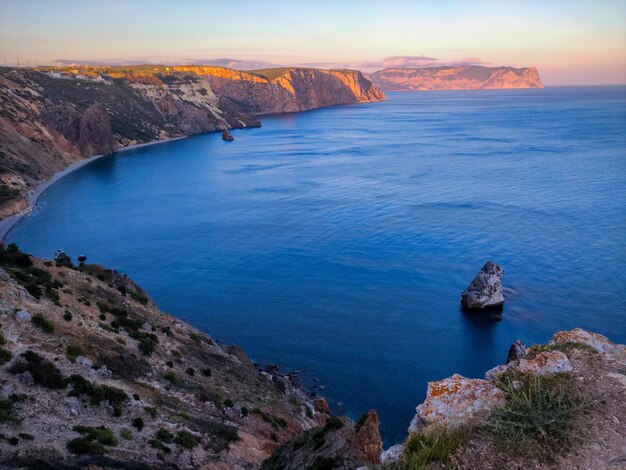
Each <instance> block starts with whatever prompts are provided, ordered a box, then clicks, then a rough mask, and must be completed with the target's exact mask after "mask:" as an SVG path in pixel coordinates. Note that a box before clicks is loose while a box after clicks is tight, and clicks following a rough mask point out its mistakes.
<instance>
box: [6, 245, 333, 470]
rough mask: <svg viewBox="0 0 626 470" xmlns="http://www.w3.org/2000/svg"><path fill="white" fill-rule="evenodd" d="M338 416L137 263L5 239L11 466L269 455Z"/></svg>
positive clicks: (169, 463)
mask: <svg viewBox="0 0 626 470" xmlns="http://www.w3.org/2000/svg"><path fill="white" fill-rule="evenodd" d="M318 408H319V407H318ZM326 417H327V415H326V414H325V410H321V411H317V410H316V407H315V406H314V404H313V402H312V400H311V399H310V398H309V397H308V396H307V395H306V394H304V393H303V392H302V391H300V390H299V389H298V388H297V387H295V386H294V385H293V384H292V382H291V381H290V380H289V379H288V378H287V377H285V376H282V375H280V374H278V373H277V372H276V371H271V372H267V371H265V370H261V369H259V368H257V367H255V365H254V364H253V363H252V362H251V361H250V359H249V358H248V357H247V356H246V355H245V353H243V351H241V350H240V349H239V348H237V347H234V346H225V345H222V344H219V343H217V342H216V341H214V340H213V339H211V338H210V337H209V336H207V335H206V334H204V333H202V332H200V331H198V330H196V329H195V328H193V327H191V326H189V325H187V324H185V323H183V322H182V321H179V320H177V319H175V318H173V317H171V316H169V315H167V314H165V313H163V312H161V311H160V310H159V309H158V308H157V307H156V305H155V304H154V302H153V301H152V300H150V298H149V297H148V296H147V295H146V293H145V292H144V291H143V290H142V289H141V288H140V287H139V286H137V285H136V284H135V283H134V282H132V281H131V280H130V279H128V278H127V277H125V276H122V275H120V274H118V273H117V272H115V271H111V270H108V269H104V268H102V267H101V266H97V265H80V266H72V265H70V264H69V263H67V262H65V261H64V260H63V259H61V258H59V262H58V263H56V262H53V261H46V260H41V259H37V258H31V257H29V256H27V255H25V254H23V253H21V252H19V251H18V250H17V249H16V248H15V247H14V246H9V247H7V248H6V249H5V248H4V247H3V246H2V245H0V467H2V468H13V467H20V468H21V467H28V468H31V466H34V467H37V465H38V464H39V465H41V464H42V463H43V464H45V465H48V466H50V467H46V468H84V467H85V466H86V465H87V464H88V463H94V464H101V465H103V466H108V467H107V468H199V467H201V466H202V465H204V466H208V468H216V469H230V468H256V467H258V466H259V465H260V464H261V462H262V461H263V460H264V459H265V458H267V457H268V456H269V455H270V454H271V452H272V451H273V450H274V449H275V448H276V447H277V446H279V445H280V444H281V443H282V442H285V441H286V440H288V439H290V438H293V437H295V436H297V435H299V434H300V433H301V432H302V431H305V430H308V429H311V428H313V427H314V426H316V425H318V424H320V423H321V424H324V423H325V421H326ZM105 464H106V465H105ZM38 468H39V467H38ZM41 468H43V467H41ZM94 468H97V467H94ZM203 468H207V467H203Z"/></svg>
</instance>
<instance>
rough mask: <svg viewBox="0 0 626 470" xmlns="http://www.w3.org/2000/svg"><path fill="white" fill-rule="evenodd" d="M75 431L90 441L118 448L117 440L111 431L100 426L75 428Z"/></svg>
mask: <svg viewBox="0 0 626 470" xmlns="http://www.w3.org/2000/svg"><path fill="white" fill-rule="evenodd" d="M74 431H76V432H77V433H79V434H82V435H83V436H84V437H85V439H87V440H88V441H95V442H98V443H99V444H102V445H105V446H116V445H117V439H116V438H115V435H114V434H113V432H112V431H111V430H110V429H107V428H105V427H104V426H100V427H99V428H96V427H92V426H74Z"/></svg>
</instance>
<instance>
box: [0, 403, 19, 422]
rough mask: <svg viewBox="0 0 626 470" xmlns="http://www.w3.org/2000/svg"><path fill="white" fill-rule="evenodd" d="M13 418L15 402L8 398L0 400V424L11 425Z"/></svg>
mask: <svg viewBox="0 0 626 470" xmlns="http://www.w3.org/2000/svg"><path fill="white" fill-rule="evenodd" d="M16 420H17V418H16V416H15V401H14V400H11V399H9V398H7V399H3V400H0V423H13V422H15V421H16Z"/></svg>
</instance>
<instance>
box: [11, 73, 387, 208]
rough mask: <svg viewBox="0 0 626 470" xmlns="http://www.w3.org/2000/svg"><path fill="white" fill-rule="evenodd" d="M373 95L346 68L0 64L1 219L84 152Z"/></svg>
mask: <svg viewBox="0 0 626 470" xmlns="http://www.w3.org/2000/svg"><path fill="white" fill-rule="evenodd" d="M381 99H384V96H383V94H382V93H381V92H380V91H378V89H376V87H374V86H373V85H372V84H371V83H370V82H369V81H368V80H367V79H365V78H364V77H363V75H362V74H361V73H360V72H357V71H351V70H315V69H300V68H285V69H271V70H264V71H261V72H255V73H248V72H239V71H235V70H230V69H226V68H223V67H188V66H180V67H163V66H157V67H153V66H132V67H123V66H120V67H79V68H71V67H68V68H66V69H63V70H61V71H57V70H56V69H55V70H54V71H51V70H48V69H41V70H30V69H10V68H0V157H1V158H0V219H3V218H5V217H7V216H9V215H12V214H14V213H16V212H19V211H22V210H24V209H25V208H26V205H27V204H26V200H25V195H26V193H27V192H28V191H29V190H30V189H32V188H33V187H34V186H35V185H36V184H37V183H38V182H40V181H42V180H45V179H47V178H49V177H50V176H52V175H53V174H54V173H56V172H58V171H60V170H63V169H64V168H66V167H67V166H68V165H70V164H71V163H73V162H76V161H78V160H80V159H82V158H84V157H86V156H90V155H94V154H105V153H110V152H112V151H114V150H117V149H120V148H123V147H126V146H128V145H132V144H137V143H145V142H151V141H155V140H160V139H167V138H172V137H180V136H186V135H190V134H198V133H203V132H212V131H220V130H224V129H228V128H243V127H254V126H259V125H260V123H259V121H258V120H257V119H256V118H255V117H253V115H261V114H268V113H283V112H294V111H304V110H310V109H315V108H319V107H322V106H332V105H338V104H353V103H362V102H367V101H376V100H381Z"/></svg>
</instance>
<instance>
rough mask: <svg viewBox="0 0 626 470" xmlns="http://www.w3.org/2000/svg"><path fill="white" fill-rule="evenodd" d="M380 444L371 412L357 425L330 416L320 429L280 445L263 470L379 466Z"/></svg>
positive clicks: (341, 469) (375, 418)
mask: <svg viewBox="0 0 626 470" xmlns="http://www.w3.org/2000/svg"><path fill="white" fill-rule="evenodd" d="M381 452H382V441H381V438H380V432H379V421H378V415H377V414H376V412H375V411H374V410H371V411H369V412H368V413H366V414H364V415H363V416H362V417H361V419H359V421H358V422H357V423H352V422H350V421H349V420H348V419H347V418H345V417H344V418H338V417H331V418H329V419H328V421H327V422H326V424H325V425H324V426H319V427H317V428H314V429H312V430H310V431H307V432H305V433H303V434H302V435H300V436H298V437H297V438H295V439H293V440H292V441H289V442H287V443H285V444H283V445H281V446H280V447H279V448H278V449H276V451H275V452H274V453H273V454H272V456H271V457H270V458H269V459H267V460H266V461H265V462H263V465H262V466H261V468H262V469H263V470H279V469H280V470H300V469H303V468H311V469H312V468H319V469H321V468H329V469H331V468H332V469H336V470H354V469H356V468H359V467H362V466H367V465H370V464H378V463H380V454H381Z"/></svg>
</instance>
